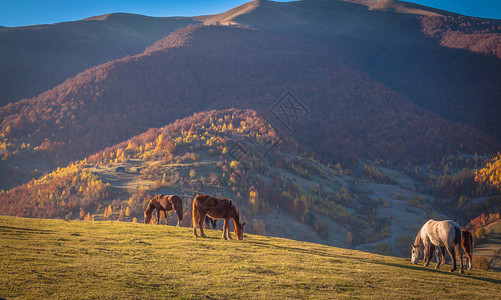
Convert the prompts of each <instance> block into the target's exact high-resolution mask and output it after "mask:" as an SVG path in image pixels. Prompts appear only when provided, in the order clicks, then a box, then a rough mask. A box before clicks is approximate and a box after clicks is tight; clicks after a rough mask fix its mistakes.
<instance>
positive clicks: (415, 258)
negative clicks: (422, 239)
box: [411, 244, 422, 264]
mask: <svg viewBox="0 0 501 300" xmlns="http://www.w3.org/2000/svg"><path fill="white" fill-rule="evenodd" d="M411 246H412V256H411V262H412V263H413V264H417V263H418V262H419V257H420V256H421V248H422V246H421V245H414V244H411Z"/></svg>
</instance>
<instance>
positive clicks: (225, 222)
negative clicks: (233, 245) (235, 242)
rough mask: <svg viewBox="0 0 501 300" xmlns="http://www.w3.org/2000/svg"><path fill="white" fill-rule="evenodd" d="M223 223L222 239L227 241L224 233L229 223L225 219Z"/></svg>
mask: <svg viewBox="0 0 501 300" xmlns="http://www.w3.org/2000/svg"><path fill="white" fill-rule="evenodd" d="M223 222H224V223H223V239H225V240H227V239H228V238H227V237H226V231H227V228H228V227H229V225H230V222H229V221H228V220H227V219H224V221H223Z"/></svg>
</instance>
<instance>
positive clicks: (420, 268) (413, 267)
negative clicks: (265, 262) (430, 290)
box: [248, 241, 501, 284]
mask: <svg viewBox="0 0 501 300" xmlns="http://www.w3.org/2000/svg"><path fill="white" fill-rule="evenodd" d="M248 243H250V244H255V245H259V246H263V247H267V248H269V247H274V248H277V249H281V250H286V251H293V252H300V253H305V254H313V255H318V256H323V257H329V258H333V259H335V258H339V257H342V258H346V259H351V260H357V261H360V262H362V263H371V264H376V265H385V266H391V267H397V268H403V269H408V270H415V271H425V272H431V273H436V274H449V275H452V276H460V277H465V276H467V277H468V278H472V279H476V280H481V281H486V282H491V283H496V284H500V283H501V280H499V279H493V278H485V277H478V276H471V275H465V274H459V273H457V272H454V273H450V272H447V271H445V269H443V270H437V269H435V268H425V267H423V266H419V265H405V264H398V263H390V262H384V261H380V260H371V259H366V258H362V257H356V256H352V255H343V254H341V255H339V254H337V255H334V254H330V253H327V252H322V251H318V250H314V249H302V248H298V247H288V246H281V245H275V244H270V243H265V242H258V241H248ZM446 267H447V266H446ZM442 268H444V267H442Z"/></svg>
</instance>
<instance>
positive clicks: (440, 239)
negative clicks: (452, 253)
mask: <svg viewBox="0 0 501 300" xmlns="http://www.w3.org/2000/svg"><path fill="white" fill-rule="evenodd" d="M421 233H422V235H423V236H422V238H423V239H424V240H429V241H430V242H431V243H432V244H433V245H435V246H440V247H442V246H450V245H454V244H456V245H457V244H461V240H462V239H461V227H459V225H458V224H457V223H456V222H454V221H452V220H444V221H435V220H428V222H426V223H425V224H424V225H423V227H422V229H421Z"/></svg>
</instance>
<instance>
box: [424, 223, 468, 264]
mask: <svg viewBox="0 0 501 300" xmlns="http://www.w3.org/2000/svg"><path fill="white" fill-rule="evenodd" d="M461 234H462V236H463V239H462V241H461V248H463V250H464V253H465V254H466V260H467V262H468V270H471V268H472V267H473V235H472V234H471V232H469V231H467V230H464V229H462V230H461ZM434 251H435V246H432V247H430V252H431V255H433V252H434ZM445 251H446V250H445V247H440V251H438V249H437V265H436V266H435V268H437V269H438V268H439V267H440V266H441V265H443V264H444V263H445Z"/></svg>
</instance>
